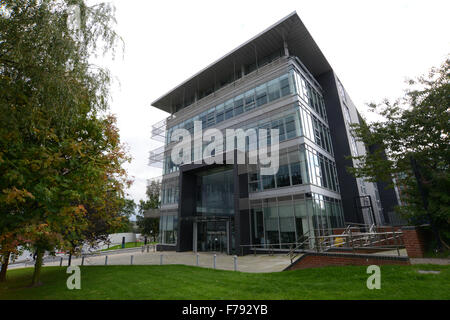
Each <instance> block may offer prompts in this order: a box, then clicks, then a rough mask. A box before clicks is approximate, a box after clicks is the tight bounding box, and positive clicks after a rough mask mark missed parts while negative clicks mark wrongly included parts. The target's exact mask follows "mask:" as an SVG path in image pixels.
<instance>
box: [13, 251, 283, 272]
mask: <svg viewBox="0 0 450 320" xmlns="http://www.w3.org/2000/svg"><path fill="white" fill-rule="evenodd" d="M161 255H162V264H163V265H166V264H184V265H190V266H196V265H197V255H196V254H195V253H193V252H173V251H164V252H161V251H159V252H148V253H147V252H144V253H142V252H141V250H135V251H134V250H133V251H127V252H123V253H122V252H112V253H108V254H104V253H102V255H96V256H86V257H85V258H84V265H105V260H106V256H107V257H108V258H107V264H108V265H129V264H131V259H132V258H131V257H132V256H133V264H134V265H159V264H161ZM60 260H61V258H60V257H55V258H54V259H50V261H47V262H45V264H44V265H45V266H59V265H60ZM81 262H82V259H81V258H72V265H81ZM289 264H290V259H289V256H287V255H286V254H274V255H265V254H264V255H256V256H254V255H246V256H242V257H237V271H241V272H279V271H282V270H283V269H285V268H286V267H287V266H288V265H289ZM62 265H63V266H67V259H64V260H63V264H62ZM213 265H214V253H210V252H199V253H198V266H200V267H206V268H213ZM27 266H28V267H30V266H32V264H29V265H27ZM16 267H25V265H20V266H19V265H17V266H16ZM216 268H217V269H221V270H234V256H232V255H226V254H221V253H217V254H216Z"/></svg>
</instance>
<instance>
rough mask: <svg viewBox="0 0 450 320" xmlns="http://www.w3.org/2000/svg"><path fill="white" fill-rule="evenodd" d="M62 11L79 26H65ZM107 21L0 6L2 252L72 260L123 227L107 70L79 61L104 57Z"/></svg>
mask: <svg viewBox="0 0 450 320" xmlns="http://www.w3.org/2000/svg"><path fill="white" fill-rule="evenodd" d="M70 5H76V6H77V7H78V8H79V12H80V24H79V26H75V27H74V26H73V25H71V24H70V23H69V21H70V16H69V13H68V12H70V10H69V9H70V7H69V6H70ZM114 23H115V20H114V17H113V9H112V8H111V7H110V6H108V5H106V4H99V5H96V6H93V7H89V6H87V5H86V4H85V1H82V0H70V1H69V0H66V1H63V0H61V1H57V0H45V1H38V0H13V1H7V2H6V1H1V5H0V214H1V215H2V216H1V219H0V246H1V247H0V249H1V252H2V253H6V252H9V251H14V250H15V248H16V247H17V246H18V245H28V246H31V247H33V248H36V249H38V250H39V252H43V250H54V249H55V248H61V249H66V250H70V251H71V252H73V251H74V250H75V249H76V248H78V247H79V246H80V245H81V243H82V242H83V241H85V240H86V241H95V240H96V239H98V237H102V236H103V235H104V233H105V232H107V231H108V230H111V229H114V228H117V227H118V226H120V225H121V224H122V223H123V216H122V214H121V210H122V208H123V199H124V188H125V187H126V186H127V185H129V184H130V183H131V182H130V181H128V180H127V177H126V172H125V171H124V169H123V168H122V164H123V163H124V162H126V161H129V160H130V159H129V157H128V156H127V155H126V153H125V152H124V149H123V145H122V144H121V143H120V138H119V132H118V129H117V127H116V119H115V117H114V116H112V115H108V114H107V113H106V112H107V111H108V105H109V85H110V75H109V72H108V70H105V69H102V68H99V67H98V66H94V65H92V64H91V63H90V61H89V58H90V57H91V56H92V55H93V54H96V53H97V52H98V50H99V49H101V50H102V51H103V52H107V51H112V52H114V48H115V46H116V44H117V41H118V40H120V39H119V37H118V36H117V34H116V33H115V32H114V30H113V28H112V26H113V25H114ZM99 44H101V48H99ZM37 268H39V266H37Z"/></svg>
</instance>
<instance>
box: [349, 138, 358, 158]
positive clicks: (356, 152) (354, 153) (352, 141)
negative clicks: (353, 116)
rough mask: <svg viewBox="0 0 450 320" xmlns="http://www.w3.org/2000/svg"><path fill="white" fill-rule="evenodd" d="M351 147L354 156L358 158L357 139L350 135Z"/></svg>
mask: <svg viewBox="0 0 450 320" xmlns="http://www.w3.org/2000/svg"><path fill="white" fill-rule="evenodd" d="M350 146H351V148H352V155H353V156H354V157H356V156H358V148H357V147H356V139H355V137H354V136H353V135H352V134H350Z"/></svg>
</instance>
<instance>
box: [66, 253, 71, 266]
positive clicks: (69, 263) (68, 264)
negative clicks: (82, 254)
mask: <svg viewBox="0 0 450 320" xmlns="http://www.w3.org/2000/svg"><path fill="white" fill-rule="evenodd" d="M71 264H72V253H69V262H68V263H67V266H68V267H70V265H71Z"/></svg>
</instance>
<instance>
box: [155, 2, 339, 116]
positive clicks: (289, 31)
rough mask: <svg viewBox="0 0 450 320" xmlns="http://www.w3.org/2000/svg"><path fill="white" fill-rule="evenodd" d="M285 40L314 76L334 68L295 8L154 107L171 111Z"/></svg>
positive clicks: (156, 102) (157, 101)
mask: <svg viewBox="0 0 450 320" xmlns="http://www.w3.org/2000/svg"><path fill="white" fill-rule="evenodd" d="M284 39H285V40H286V43H287V46H288V50H289V55H291V56H297V57H298V58H299V59H300V60H301V61H302V63H303V64H304V66H305V67H306V68H307V69H308V70H309V72H310V73H311V74H312V75H313V76H314V77H317V76H319V75H321V74H322V73H324V72H327V71H329V70H331V66H330V64H329V63H328V61H327V60H326V59H325V56H324V55H323V53H322V51H321V50H320V49H319V47H318V46H317V44H316V42H315V41H314V39H313V38H312V36H311V34H310V33H309V32H308V30H307V29H306V27H305V25H304V24H303V22H302V21H301V20H300V18H299V16H298V15H297V12H295V11H294V12H292V13H291V14H289V15H288V16H286V17H284V18H283V19H281V20H280V21H278V22H277V23H275V24H274V25H272V26H270V27H269V28H267V29H266V30H264V31H263V32H261V33H260V34H258V35H256V36H255V37H253V38H252V39H250V40H248V41H247V42H245V43H244V44H242V45H240V46H239V47H237V48H236V49H234V50H233V51H231V52H230V53H228V54H226V55H225V56H223V57H222V58H220V59H218V60H217V61H215V62H213V63H212V64H210V65H209V66H207V67H206V68H204V69H203V70H201V71H199V72H198V73H196V74H195V75H194V76H192V77H190V78H189V79H187V80H186V81H184V82H183V83H181V84H180V85H178V86H177V87H175V88H174V89H172V90H171V91H169V92H168V93H166V94H164V95H163V96H162V97H160V98H158V99H157V100H155V101H154V102H153V103H152V106H154V107H156V108H158V109H160V110H163V111H166V112H169V113H172V112H171V111H172V110H171V106H172V105H176V104H177V103H179V102H180V101H183V99H184V97H189V96H192V95H193V94H194V93H195V92H196V91H198V90H203V89H206V88H207V87H208V86H210V85H211V83H217V82H220V80H221V79H225V78H227V77H229V76H230V70H235V68H237V67H239V68H240V66H241V65H248V64H251V63H253V62H255V60H256V56H258V57H264V56H267V55H270V54H272V53H274V52H275V51H276V50H279V49H281V48H283V45H284ZM236 66H237V67H236Z"/></svg>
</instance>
